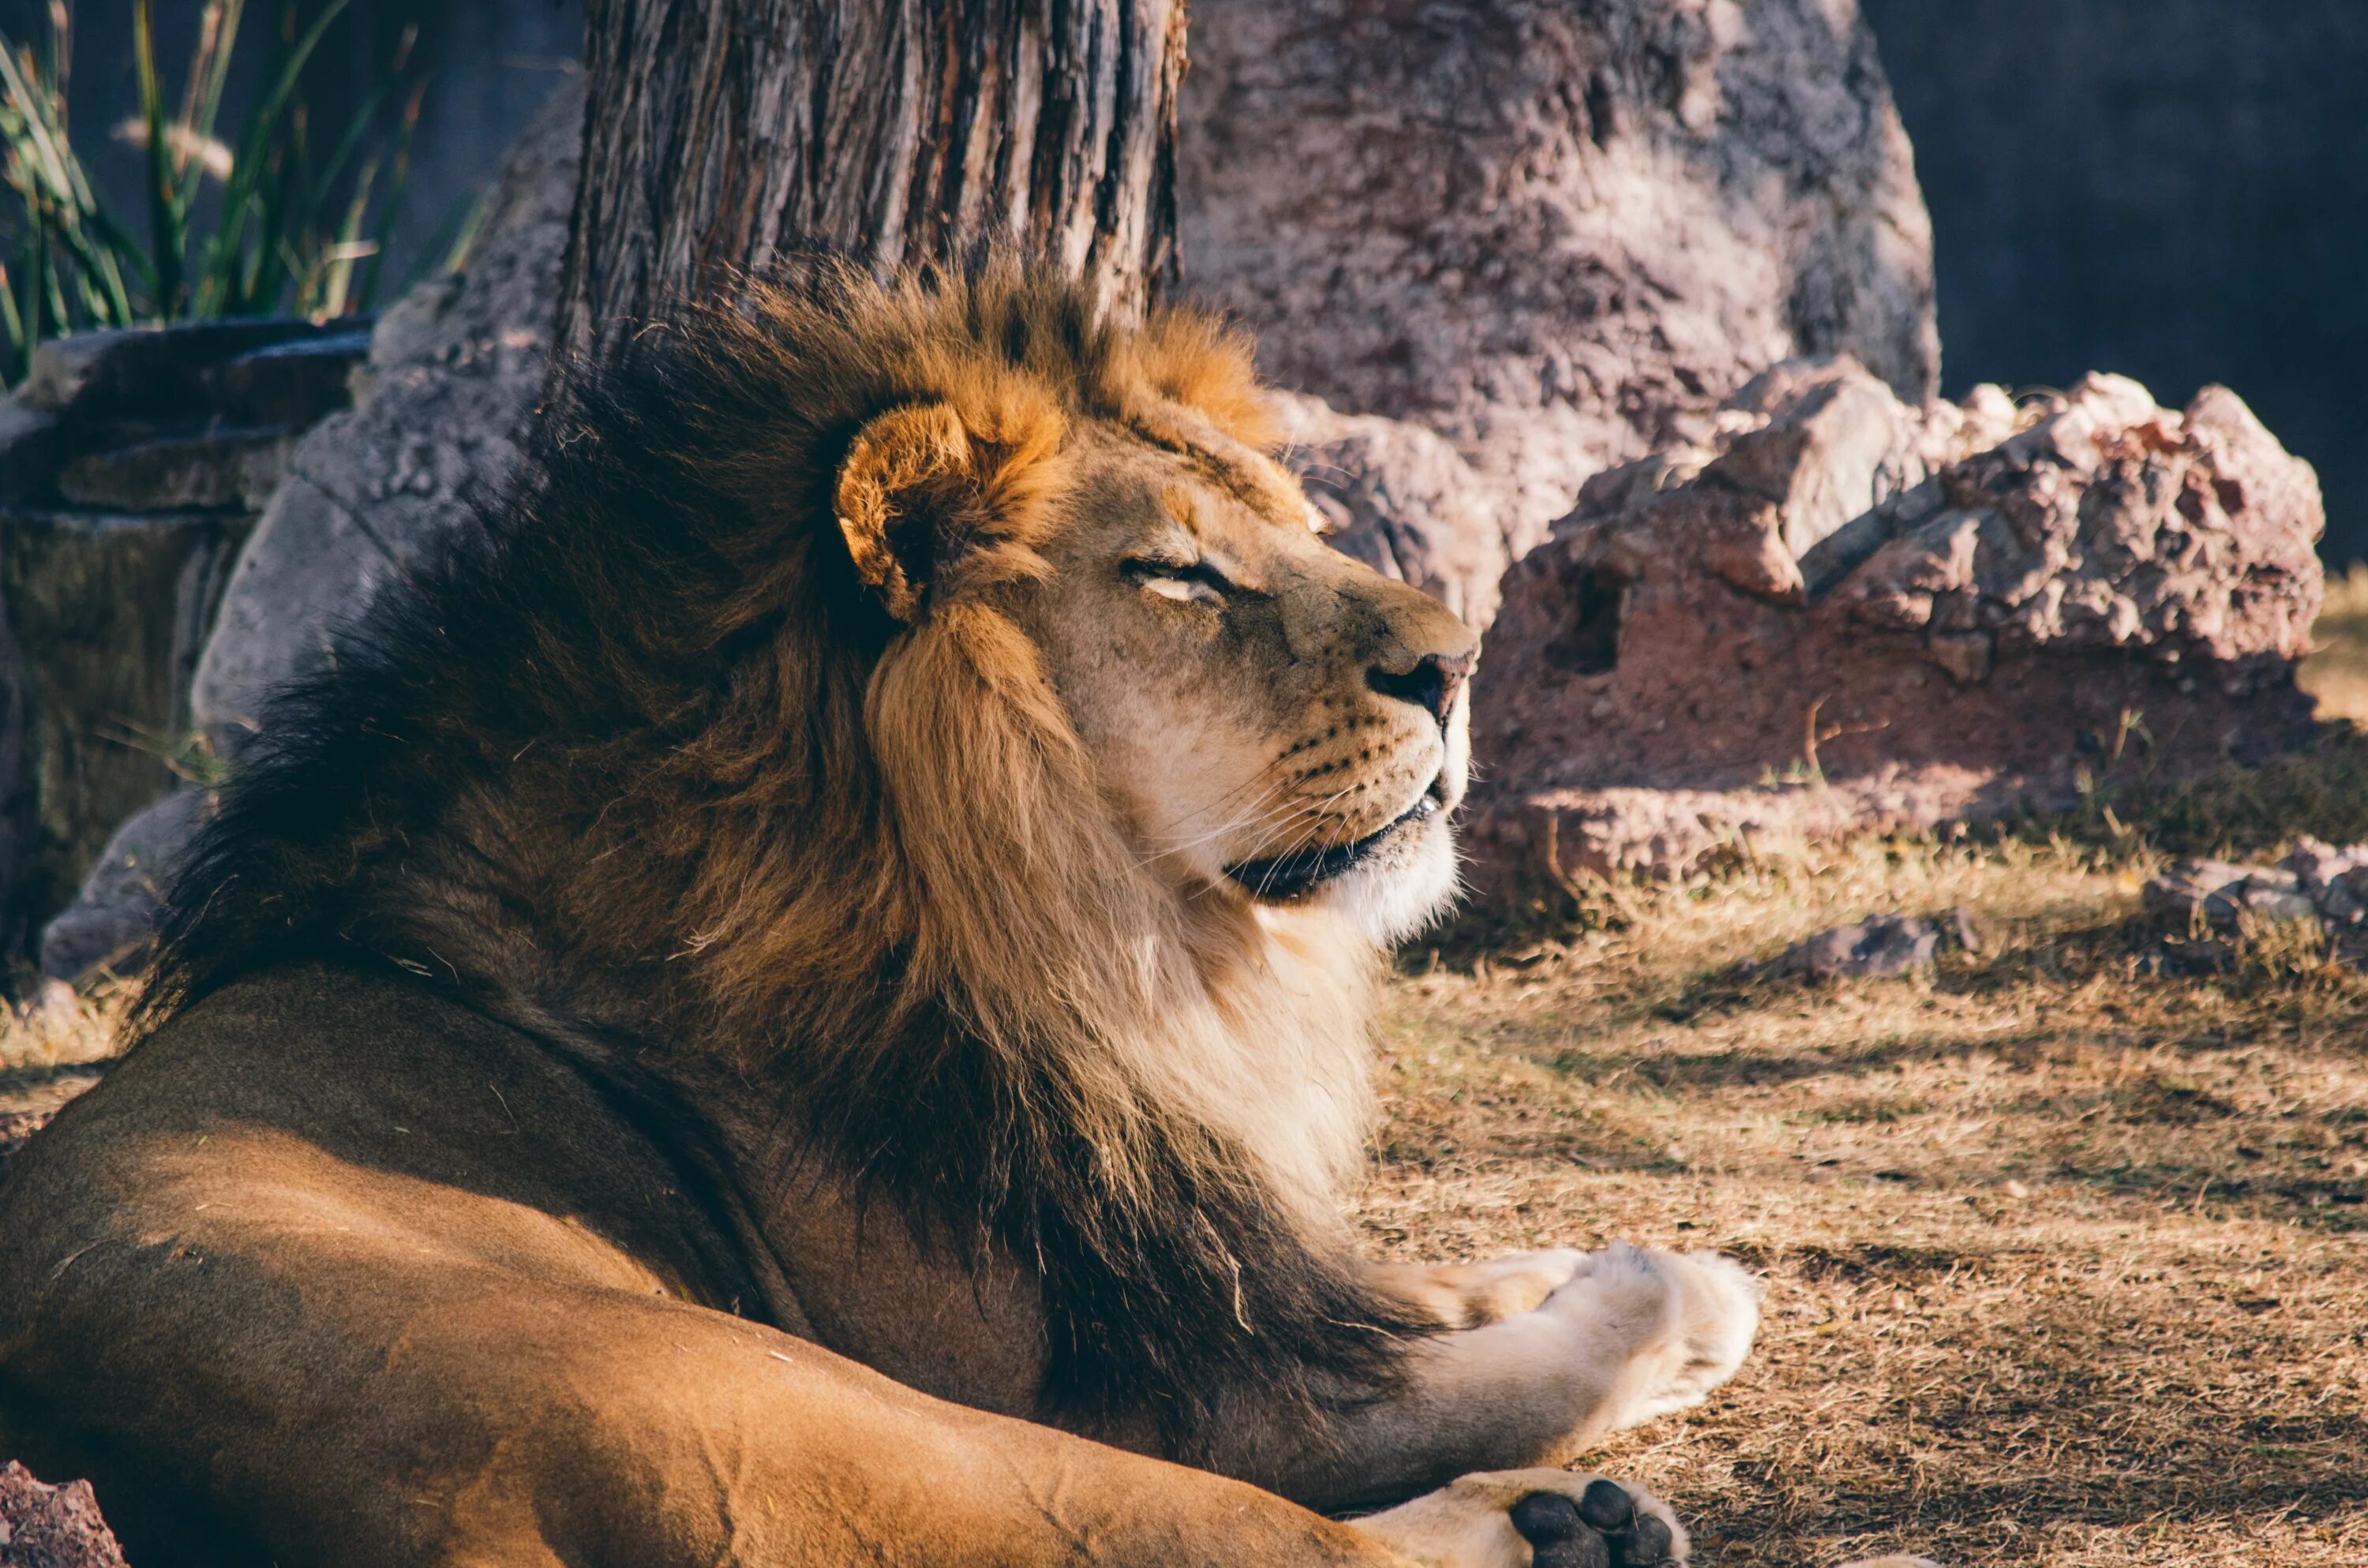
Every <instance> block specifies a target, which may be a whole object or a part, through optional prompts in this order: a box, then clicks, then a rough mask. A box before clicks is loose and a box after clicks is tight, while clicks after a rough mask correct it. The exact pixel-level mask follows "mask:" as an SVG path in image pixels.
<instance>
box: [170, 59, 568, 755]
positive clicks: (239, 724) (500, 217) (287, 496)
mask: <svg viewBox="0 0 2368 1568" xmlns="http://www.w3.org/2000/svg"><path fill="white" fill-rule="evenodd" d="M583 119H584V93H583V85H582V84H581V82H580V81H576V80H571V81H570V82H569V84H568V85H566V86H564V87H562V88H561V89H560V90H559V91H558V92H557V93H555V94H554V95H553V96H552V100H551V102H550V103H549V104H547V105H545V106H544V108H543V110H542V112H541V114H540V115H539V116H538V117H537V118H536V119H535V122H534V124H533V125H532V126H531V127H530V128H529V130H528V131H527V133H526V135H525V136H524V137H523V138H521V139H520V141H519V142H518V146H517V148H516V149H514V150H513V151H512V153H510V156H509V160H508V162H507V164H506V165H504V166H503V169H502V174H501V177H500V180H499V182H498V183H497V185H496V186H495V189H494V191H493V193H492V195H491V196H490V197H489V198H488V199H487V209H486V215H485V220H484V227H483V229H482V230H481V231H480V237H479V239H478V242H477V244H476V246H475V249H474V252H473V254H472V256H471V258H470V266H469V270H468V271H467V273H465V274H461V275H447V276H445V277H441V278H433V279H430V280H429V281H427V282H426V283H423V284H421V285H420V286H419V287H418V288H416V289H415V290H412V292H411V293H410V294H409V295H407V296H405V297H404V300H403V301H401V302H400V303H398V304H396V305H395V306H394V307H393V309H391V310H389V311H388V312H386V316H385V319H384V320H382V321H381V322H380V323H379V326H378V330H377V331H376V332H375V333H373V334H372V335H371V337H370V358H369V360H368V362H367V369H366V396H365V397H364V398H363V400H362V401H361V402H360V403H359V406H358V407H356V408H355V409H354V411H353V412H352V413H350V414H348V415H343V416H342V417H339V418H336V419H333V420H330V421H328V422H326V423H324V424H323V425H322V426H319V427H318V428H316V429H315V430H313V432H312V434H311V435H310V436H309V437H306V438H305V440H304V441H303V442H302V444H301V445H299V446H298V447H297V449H296V451H295V454H294V456H293V458H292V459H291V460H290V464H289V479H288V483H286V484H284V485H282V486H281V487H280V489H279V493H278V494H275V495H274V496H273V497H272V498H271V505H270V507H269V509H268V511H266V513H265V514H264V517H263V520H262V522H261V523H260V524H259V525H257V527H256V531H255V537H254V538H253V539H252V540H249V541H248V543H247V546H246V548H245V550H244V551H241V553H240V555H239V559H238V565H237V569H236V571H235V572H233V574H232V576H231V580H230V585H229V588H228V590H227V592H226V593H225V595H224V597H223V600H222V615H221V619H220V622H219V624H218V625H217V627H216V628H215V631H214V634H213V636H212V637H211V640H210V641H209V642H207V644H206V648H205V653H204V656H203V658H202V659H201V660H200V661H199V665H198V673H197V680H196V684H195V687H194V690H193V691H192V693H191V698H190V705H191V709H192V711H193V715H194V717H195V719H196V721H197V722H198V724H199V726H200V727H201V728H203V729H204V730H205V731H206V732H207V733H209V734H210V735H211V736H212V737H213V738H214V739H215V741H216V742H217V744H221V745H222V747H223V748H224V749H225V750H226V751H229V752H232V753H233V754H234V753H235V752H236V750H237V748H238V746H239V745H240V744H242V739H243V737H244V736H245V735H247V734H251V733H253V731H254V729H255V726H256V712H257V710H258V709H259V707H260V705H261V703H262V699H264V697H265V696H266V694H268V692H269V691H270V690H271V688H272V687H275V686H277V685H279V683H280V682H283V681H285V680H288V679H290V678H292V677H295V676H303V675H307V674H310V673H312V672H313V671H315V670H317V669H319V668H321V667H322V665H324V662H325V661H326V659H327V656H328V648H329V638H330V633H331V631H332V630H333V629H334V628H335V627H336V626H337V625H339V624H340V623H343V622H346V621H349V620H351V619H355V618H356V617H358V616H359V615H360V614H361V613H362V612H363V611H364V610H366V609H367V608H369V606H370V600H371V599H372V598H373V597H375V596H376V594H377V592H378V590H379V589H380V588H381V586H382V585H385V584H386V583H388V582H390V581H393V580H395V579H398V578H400V577H401V576H402V575H403V574H404V573H405V572H406V571H408V570H410V569H411V568H412V567H413V566H415V565H416V563H417V562H419V560H420V559H421V556H422V553H423V552H424V551H426V550H427V548H428V547H429V546H430V545H431V544H432V542H433V541H434V540H436V539H437V538H438V536H440V535H441V534H443V533H444V532H445V531H447V530H448V529H450V528H459V527H465V526H467V525H468V523H469V522H470V521H471V520H472V519H473V518H474V517H476V515H477V513H478V510H479V508H480V507H482V506H484V504H485V503H486V502H487V501H488V500H490V499H491V498H492V497H494V496H495V495H497V494H499V493H500V492H501V491H502V489H503V488H504V487H505V486H507V485H508V484H509V483H512V482H513V480H515V479H516V478H517V477H518V474H519V472H521V468H522V464H523V444H524V442H525V439H526V426H527V421H528V417H529V415H530V414H531V413H532V412H533V408H534V403H535V397H536V394H537V392H539V391H540V390H541V385H542V375H543V369H544V365H545V362H546V360H547V358H548V357H549V353H550V346H551V324H552V312H553V310H554V309H555V301H556V300H557V298H558V290H559V271H560V264H561V261H562V259H563V257H564V255H565V252H566V249H567V218H568V210H569V208H570V206H571V205H572V203H573V201H574V199H575V168H576V164H577V161H578V159H579V157H580V155H581V145H580V144H581V141H582V134H583Z"/></svg>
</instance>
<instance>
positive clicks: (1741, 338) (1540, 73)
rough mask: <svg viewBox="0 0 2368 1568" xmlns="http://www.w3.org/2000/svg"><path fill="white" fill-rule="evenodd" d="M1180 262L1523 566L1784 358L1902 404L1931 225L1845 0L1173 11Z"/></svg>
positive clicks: (1927, 320) (1924, 380)
mask: <svg viewBox="0 0 2368 1568" xmlns="http://www.w3.org/2000/svg"><path fill="white" fill-rule="evenodd" d="M1192 10H1193V16H1192V54H1193V61H1192V74H1191V76H1190V79H1189V80H1188V82H1187V84H1186V86H1185V93H1184V102H1183V110H1182V112H1183V129H1182V140H1181V142H1180V143H1179V147H1180V154H1179V158H1180V161H1179V164H1178V203H1179V210H1180V236H1181V244H1182V249H1183V268H1184V276H1185V278H1186V280H1187V282H1188V283H1189V285H1190V288H1191V289H1192V290H1193V291H1194V292H1196V293H1200V294H1202V295H1204V296H1206V297H1208V298H1209V299H1211V300H1212V301H1215V302H1217V303H1219V304H1222V305H1224V307H1225V308H1226V309H1228V310H1229V311H1231V312H1234V313H1235V314H1236V315H1238V316H1239V317H1241V318H1242V319H1243V320H1245V321H1246V322H1247V323H1248V324H1250V325H1251V326H1252V327H1254V328H1256V329H1257V331H1258V335H1259V340H1260V357H1261V362H1262V364H1263V366H1264V368H1265V369H1266V370H1267V371H1268V373H1269V374H1270V375H1272V376H1274V377H1275V378H1276V379H1278V380H1279V381H1282V382H1283V383H1284V384H1286V385H1289V386H1291V387H1292V388H1294V389H1296V390H1298V391H1301V392H1311V393H1314V394H1315V395H1317V396H1319V397H1322V398H1324V399H1326V401H1327V402H1329V403H1331V404H1332V406H1333V407H1335V408H1336V409H1338V410H1340V411H1341V412H1342V413H1344V414H1353V415H1383V416H1385V417H1388V418H1392V419H1397V420H1406V421H1412V422H1414V423H1417V424H1419V425H1421V426H1425V427H1427V428H1429V429H1430V430H1432V431H1434V432H1436V433H1437V434H1438V435H1440V436H1441V437H1445V438H1446V439H1448V440H1449V441H1450V442H1452V443H1453V444H1454V446H1455V447H1456V448H1457V449H1458V450H1459V451H1460V452H1461V453H1462V455H1463V457H1464V458H1465V459H1466V460H1468V461H1469V462H1470V463H1471V465H1472V467H1473V469H1474V472H1475V474H1476V475H1477V477H1478V479H1479V480H1480V481H1481V482H1482V483H1483V484H1484V485H1485V486H1486V494H1485V495H1484V496H1483V497H1482V498H1481V507H1480V509H1481V510H1482V511H1483V512H1484V513H1488V514H1493V516H1494V518H1495V521H1496V523H1497V527H1498V528H1499V529H1500V531H1501V548H1503V549H1504V550H1505V551H1506V552H1507V553H1508V554H1509V555H1511V556H1513V557H1519V556H1520V554H1521V553H1522V552H1523V551H1526V550H1528V549H1529V548H1530V547H1531V546H1532V545H1534V544H1535V543H1536V542H1537V541H1538V540H1539V539H1541V538H1542V537H1543V534H1544V531H1545V528H1546V526H1547V524H1549V523H1550V522H1551V521H1552V520H1553V519H1554V518H1555V517H1559V516H1560V515H1561V514H1562V513H1564V512H1565V511H1566V510H1568V509H1569V507H1570V505H1571V503H1572V500H1573V499H1574V497H1575V496H1576V495H1577V492H1578V487H1579V485H1580V484H1581V483H1583V482H1584V481H1585V480H1586V479H1587V478H1588V475H1590V474H1592V473H1594V472H1598V471H1599V470H1600V469H1602V468H1603V467H1605V466H1606V465H1608V464H1610V463H1613V462H1618V461H1623V460H1628V459H1631V458H1634V457H1638V456H1641V455H1643V454H1644V453H1645V452H1646V451H1649V450H1651V449H1655V448H1656V447H1659V446H1663V445H1666V444H1668V442H1670V441H1672V440H1678V439H1701V438H1703V437H1706V436H1707V435H1708V434H1709V432H1710V428H1711V425H1712V421H1713V418H1714V416H1715V413H1716V410H1717V408H1718V405H1719V403H1720V401H1721V400H1722V399H1723V398H1725V396H1726V395H1727V394H1728V393H1730V392H1734V391H1735V389H1736V388H1737V387H1738V386H1740V385H1742V384H1743V382H1745V381H1748V380H1749V379H1750V378H1751V377H1752V376H1753V375H1756V374H1757V373H1759V371H1761V370H1763V369H1767V368H1768V367H1769V366H1770V365H1772V364H1775V363H1777V362H1779V361H1780V360H1782V359H1784V358H1789V357H1792V356H1794V355H1799V354H1830V353H1849V354H1851V355H1853V356H1855V357H1856V358H1858V359H1859V360H1860V361H1861V363H1862V364H1864V365H1866V366H1867V367H1868V368H1869V369H1873V371H1874V372H1875V373H1876V374H1877V375H1878V376H1880V377H1881V378H1882V379H1883V380H1884V381H1886V382H1888V383H1889V384H1890V385H1891V387H1892V388H1893V390H1895V391H1896V392H1898V393H1899V394H1900V395H1901V396H1903V397H1906V398H1907V399H1908V400H1909V401H1911V402H1920V401H1921V400H1923V399H1924V398H1926V397H1928V396H1930V394H1931V393H1932V392H1933V390H1934V387H1935V382H1936V380H1937V376H1938V371H1939V360H1940V346H1939V340H1938V335H1937V333H1936V329H1935V327H1934V324H1933V315H1932V255H1931V234H1930V223H1929V221H1928V220H1927V218H1926V216H1925V211H1924V204H1923V200H1922V198H1921V195H1920V194H1919V192H1918V189H1917V185H1916V176H1915V171H1914V168H1913V166H1912V165H1911V162H1910V159H1909V153H1908V146H1907V136H1906V134H1905V133H1904V132H1903V131H1901V129H1900V125H1899V119H1898V116H1897V115H1896V113H1895V112H1894V111H1893V108H1892V104H1891V97H1890V93H1889V90H1888V89H1887V88H1886V87H1885V85H1884V78H1883V71H1882V67H1881V64H1880V62H1878V61H1877V59H1876V56H1875V52H1874V45H1873V39H1872V38H1871V37H1869V36H1868V34H1867V31H1866V28H1864V26H1863V25H1862V24H1861V22H1860V20H1859V17H1858V14H1857V6H1856V4H1855V0H1750V3H1749V4H1748V5H1745V4H1741V3H1740V0H1592V3H1590V4H1588V5H1584V6H1578V5H1570V4H1565V3H1562V0H1470V3H1467V4H1461V5H1453V6H1440V5H1421V6H1417V5H1377V4H1373V3H1372V0H1194V5H1193V8H1192Z"/></svg>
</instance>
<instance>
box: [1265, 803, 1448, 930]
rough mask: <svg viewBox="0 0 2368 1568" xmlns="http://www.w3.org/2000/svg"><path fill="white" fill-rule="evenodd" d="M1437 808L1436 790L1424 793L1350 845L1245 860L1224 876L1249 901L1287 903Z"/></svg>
mask: <svg viewBox="0 0 2368 1568" xmlns="http://www.w3.org/2000/svg"><path fill="white" fill-rule="evenodd" d="M1439 804H1440V802H1439V794H1438V790H1436V788H1433V789H1430V790H1424V791H1423V793H1422V794H1421V796H1420V797H1419V798H1417V800H1416V801H1415V803H1414V804H1413V805H1411V806H1408V807H1407V808H1406V810H1405V811H1404V812H1400V813H1399V814H1398V815H1397V816H1396V817H1395V818H1394V819H1392V820H1391V821H1390V822H1389V823H1388V824H1386V825H1385V826H1383V828H1382V829H1381V830H1380V831H1378V832H1375V833H1369V834H1367V835H1365V836H1364V837H1362V838H1360V839H1358V840H1356V841H1355V842H1353V843H1349V844H1335V845H1331V846H1326V847H1323V848H1317V847H1315V846H1309V847H1307V848H1305V849H1294V850H1292V852H1291V853H1290V854H1288V855H1277V856H1275V857H1274V858H1271V859H1268V860H1245V861H1243V862H1241V864H1239V865H1237V866H1228V867H1226V868H1225V875H1226V876H1228V877H1230V878H1232V879H1233V880H1234V881H1235V882H1237V883H1239V884H1240V885H1241V887H1242V888H1243V890H1244V891H1246V892H1247V893H1248V894H1249V895H1250V896H1251V897H1252V898H1255V899H1258V900H1261V901H1262V902H1265V903H1290V902H1291V901H1292V899H1295V898H1300V897H1303V896H1304V895H1305V894H1306V893H1308V892H1312V891H1314V890H1315V889H1316V888H1319V887H1321V886H1323V885H1324V884H1325V883H1326V882H1328V881H1332V880H1333V879H1334V878H1335V877H1338V876H1341V875H1343V874H1345V873H1347V872H1349V871H1351V870H1354V869H1356V868H1357V867H1358V866H1359V865H1360V864H1362V863H1363V862H1364V861H1365V859H1366V858H1368V857H1369V856H1371V855H1372V853H1373V851H1374V850H1376V849H1378V848H1380V847H1381V846H1382V845H1383V843H1384V842H1386V841H1387V840H1388V838H1389V837H1390V835H1392V834H1395V832H1397V830H1398V829H1400V828H1402V827H1404V826H1406V824H1408V823H1417V822H1428V821H1429V820H1430V819H1431V818H1432V817H1435V816H1437V815H1438V814H1439Z"/></svg>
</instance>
